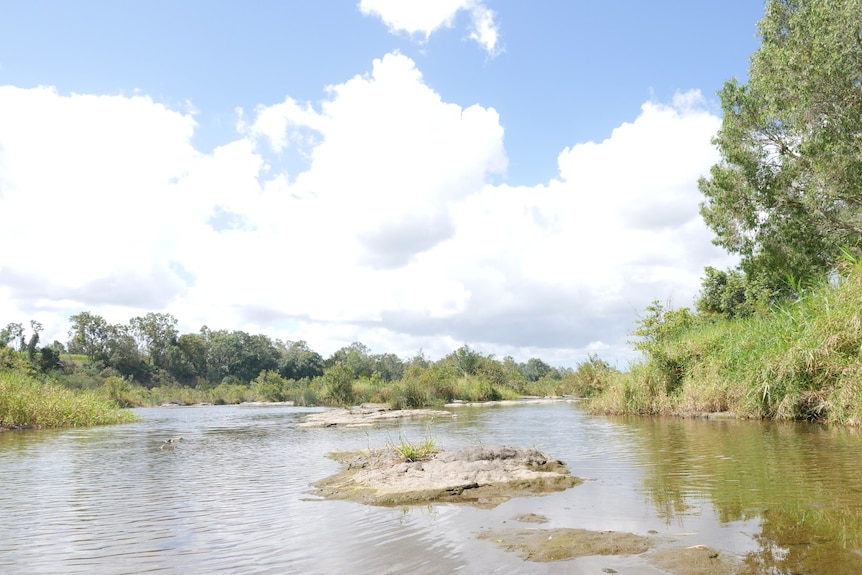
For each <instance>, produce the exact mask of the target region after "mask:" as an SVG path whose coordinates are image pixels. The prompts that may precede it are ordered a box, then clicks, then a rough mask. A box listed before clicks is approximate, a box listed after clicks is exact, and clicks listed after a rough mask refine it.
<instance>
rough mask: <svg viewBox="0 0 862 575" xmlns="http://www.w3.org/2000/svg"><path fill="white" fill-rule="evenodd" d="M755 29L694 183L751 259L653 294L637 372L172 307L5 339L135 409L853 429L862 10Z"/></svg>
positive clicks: (794, 10)
mask: <svg viewBox="0 0 862 575" xmlns="http://www.w3.org/2000/svg"><path fill="white" fill-rule="evenodd" d="M758 30H759V35H760V38H761V41H762V43H761V46H760V48H758V50H757V51H756V52H755V53H754V54H753V55H752V57H751V66H750V69H749V74H748V81H747V83H745V84H740V83H739V82H738V81H737V80H735V79H734V80H730V81H728V82H727V83H726V84H725V86H724V87H723V89H722V90H721V91H720V92H719V95H720V97H721V105H722V110H723V113H724V116H723V120H722V126H721V129H720V130H719V132H718V133H717V134H716V136H715V138H714V143H715V145H716V147H717V148H718V151H719V153H720V157H721V160H720V162H719V163H718V164H716V165H715V166H713V167H712V169H711V170H710V174H709V176H708V177H704V178H702V179H701V180H700V181H699V183H698V187H699V189H700V191H701V193H702V194H703V197H704V201H703V203H702V204H701V215H702V216H703V219H704V222H705V223H706V224H707V225H708V226H709V227H710V228H711V229H712V230H713V232H715V240H714V241H715V243H716V244H717V245H719V246H721V247H723V248H725V249H726V250H727V251H728V252H729V253H731V254H735V255H738V256H739V258H740V263H739V266H738V267H737V268H735V269H730V270H725V271H721V270H716V269H712V268H707V269H706V270H705V275H704V278H703V284H702V286H703V289H702V291H701V294H700V297H699V299H698V301H697V306H696V308H697V309H696V310H695V311H691V310H690V309H688V308H681V309H672V308H671V306H670V305H669V304H668V305H662V304H661V303H659V302H658V301H655V302H653V304H652V305H650V306H649V307H648V308H647V309H646V313H645V314H644V316H643V317H642V318H641V319H640V320H639V321H638V322H637V325H636V326H635V330H634V332H633V335H634V336H635V337H636V340H635V341H634V346H635V348H636V349H637V350H639V351H641V352H643V359H642V360H641V361H639V362H636V363H634V364H633V365H631V366H630V367H629V369H628V370H627V371H625V372H620V371H618V370H616V369H614V368H612V367H611V366H610V365H608V364H607V363H606V362H604V361H603V360H601V359H600V358H598V357H596V356H590V357H589V358H588V359H587V360H586V361H584V362H583V363H581V364H580V365H578V366H577V367H576V368H575V369H558V368H552V367H550V366H548V365H547V364H545V363H544V362H543V361H541V360H540V359H538V358H533V359H530V360H529V361H528V362H526V363H517V362H515V361H514V360H513V359H512V358H504V359H503V360H499V359H496V358H494V357H493V356H490V355H483V354H481V353H479V352H477V351H475V350H473V349H471V348H469V347H468V346H463V347H461V348H459V349H458V350H455V351H453V352H452V353H451V354H449V355H447V356H446V357H444V358H442V359H440V360H438V361H433V362H432V361H428V360H427V359H425V358H424V356H423V355H422V354H421V353H420V354H417V355H416V357H414V358H412V359H409V360H406V361H403V360H401V359H400V358H398V357H397V356H394V355H393V354H379V355H375V354H371V353H370V350H368V348H366V347H365V346H364V345H362V344H361V343H355V344H353V345H351V346H348V347H345V348H342V349H340V350H338V351H337V352H335V353H334V354H333V355H332V356H331V357H330V358H328V359H326V360H324V359H323V358H322V357H321V356H320V354H318V353H316V352H314V351H313V350H310V349H309V348H308V346H307V345H306V343H305V342H302V341H299V342H280V341H272V340H270V339H269V338H268V337H266V336H264V335H250V334H247V333H245V332H241V331H230V332H229V331H225V330H210V329H209V328H207V327H206V326H204V327H203V328H201V330H200V332H199V333H188V334H182V335H180V334H179V333H178V332H177V329H176V324H177V320H176V319H174V318H173V317H172V316H170V315H169V314H156V313H150V314H147V315H146V316H144V317H136V318H133V319H132V320H130V322H129V323H128V324H126V325H111V324H108V323H107V322H106V321H105V320H104V319H103V318H101V317H100V316H97V315H94V314H91V313H89V312H82V313H80V314H77V315H74V316H72V317H71V318H70V319H71V321H72V329H71V330H70V332H69V337H70V339H69V342H68V344H67V345H65V346H64V345H63V344H61V343H59V342H54V343H53V344H51V345H50V346H46V347H42V348H39V347H38V343H39V333H40V331H41V325H39V323H38V322H35V321H33V322H31V328H32V330H31V331H32V334H31V336H30V338H29V339H27V338H25V335H24V328H23V326H22V325H21V324H16V323H10V324H8V325H7V326H6V328H4V329H2V330H0V351H3V349H2V348H6V349H9V348H15V351H14V352H13V353H14V354H15V356H16V357H21V358H24V360H25V362H26V363H27V365H28V367H27V368H26V369H25V371H26V372H27V374H28V375H27V377H29V378H35V379H36V380H37V381H39V382H42V383H43V384H50V385H52V386H54V387H46V388H45V390H46V393H55V391H54V390H56V393H60V391H59V390H61V389H72V390H77V391H81V392H89V393H94V394H96V395H97V396H99V397H102V398H103V399H105V400H108V401H111V402H113V403H114V404H115V405H119V406H122V407H131V406H139V405H158V404H162V403H184V404H189V403H239V402H242V401H253V400H263V401H294V402H296V403H297V404H300V405H315V404H325V405H347V404H351V403H358V402H363V401H375V402H385V403H389V404H390V405H392V407H395V408H400V407H420V406H426V405H435V404H441V403H444V402H447V401H451V400H453V399H464V400H471V401H487V400H495V399H507V398H514V397H518V396H521V395H525V394H529V395H559V394H575V395H581V396H584V397H587V398H589V402H588V405H589V407H590V408H591V409H593V410H595V411H599V412H612V413H638V414H671V413H673V414H682V415H693V414H701V413H708V412H728V411H729V412H733V413H735V414H736V415H737V416H742V417H757V418H779V419H807V420H816V421H823V422H831V423H844V424H853V425H858V424H860V423H862V399H860V398H862V389H860V386H862V383H860V381H862V339H860V329H861V328H860V322H862V319H860V318H862V267H860V264H859V263H858V260H859V258H860V256H862V144H860V142H862V91H860V90H859V87H860V85H862V33H860V30H862V10H859V2H858V0H838V1H830V2H827V1H825V0H793V1H790V0H768V1H767V2H766V4H765V15H764V17H763V19H762V20H761V22H760V23H759V27H758ZM5 353H6V356H7V357H11V356H10V355H9V353H8V352H5ZM20 369H23V368H20ZM20 369H19V368H14V369H13V368H10V367H8V366H7V367H3V365H2V364H0V371H5V372H9V371H10V370H11V371H16V370H20ZM3 377H4V378H5V379H4V381H11V379H10V378H12V379H15V378H19V376H15V377H14V378H13V376H10V375H8V374H4V375H3ZM25 379H26V378H25ZM19 380H20V378H19V379H15V381H19ZM22 381H23V380H22ZM27 381H30V380H27ZM7 385H8V384H7ZM16 385H20V384H16ZM49 390H50V391H49ZM39 397H42V396H41V395H40V396H39ZM3 401H5V399H3ZM34 401H35V397H34ZM0 421H3V420H0ZM0 424H2V423H0Z"/></svg>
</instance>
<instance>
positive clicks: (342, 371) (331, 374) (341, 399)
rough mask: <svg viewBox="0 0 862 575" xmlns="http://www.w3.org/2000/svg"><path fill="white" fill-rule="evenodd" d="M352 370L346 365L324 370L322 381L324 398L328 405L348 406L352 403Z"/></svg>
mask: <svg viewBox="0 0 862 575" xmlns="http://www.w3.org/2000/svg"><path fill="white" fill-rule="evenodd" d="M354 373H355V372H354V370H353V368H351V367H350V366H349V365H347V364H346V363H336V364H335V365H333V366H332V367H328V368H326V370H325V371H324V372H323V376H322V378H321V379H322V380H323V384H324V387H325V390H326V391H325V398H326V401H327V402H328V403H329V404H330V405H350V404H351V402H352V401H353V398H354V396H353V380H354Z"/></svg>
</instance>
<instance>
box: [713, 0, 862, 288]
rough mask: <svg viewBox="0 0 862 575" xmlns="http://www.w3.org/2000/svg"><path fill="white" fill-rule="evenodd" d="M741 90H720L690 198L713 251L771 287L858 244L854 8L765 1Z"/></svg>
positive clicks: (815, 270)
mask: <svg viewBox="0 0 862 575" xmlns="http://www.w3.org/2000/svg"><path fill="white" fill-rule="evenodd" d="M759 34H760V37H761V39H762V45H761V46H760V48H759V49H758V50H757V51H756V52H755V53H754V54H753V55H752V57H751V66H750V71H749V79H748V82H747V83H745V84H741V83H740V82H738V81H737V80H735V79H734V80H730V81H728V82H727V83H726V84H725V86H724V88H723V89H722V90H721V91H720V96H721V104H722V108H723V111H724V119H723V123H722V127H721V130H720V131H719V132H718V134H717V135H716V137H715V140H714V142H715V144H716V145H717V147H718V149H719V151H720V153H721V162H720V163H719V164H717V165H715V166H713V167H712V169H711V172H710V175H709V177H708V178H703V179H701V181H700V183H699V187H700V190H701V192H702V193H703V194H704V196H705V201H704V202H703V204H702V205H701V213H702V215H703V217H704V220H705V221H706V223H707V225H709V226H710V227H711V228H712V230H713V231H714V232H715V233H716V235H717V237H716V239H715V243H716V244H718V245H720V246H722V247H724V248H725V249H727V250H728V251H729V252H731V253H736V254H740V255H741V256H742V262H741V267H742V269H743V270H744V271H745V272H746V273H747V274H748V275H749V276H750V277H753V278H758V279H759V280H760V281H764V282H765V283H767V284H769V285H770V286H771V287H773V288H779V289H781V288H784V291H787V288H788V287H789V285H792V284H788V282H787V280H788V278H791V279H792V280H793V282H797V283H798V282H806V281H808V280H811V279H813V278H816V277H818V276H822V275H823V274H824V273H827V272H828V271H829V270H830V269H832V268H833V266H834V265H835V263H836V261H837V260H838V259H839V258H840V256H841V254H842V250H850V251H851V252H857V253H858V250H859V247H860V245H859V244H860V238H862V0H769V1H768V2H767V4H766V12H765V15H764V18H763V19H762V20H761V22H760V24H759Z"/></svg>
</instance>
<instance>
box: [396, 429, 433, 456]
mask: <svg viewBox="0 0 862 575" xmlns="http://www.w3.org/2000/svg"><path fill="white" fill-rule="evenodd" d="M391 447H392V449H394V450H395V452H396V453H398V454H400V455H401V456H402V457H404V459H406V460H407V461H422V460H424V459H428V458H429V457H431V456H432V455H434V454H435V453H437V452H439V451H440V450H439V449H438V448H437V444H436V442H435V441H434V438H433V437H431V436H430V435H428V434H426V435H425V437H424V438H423V439H422V440H421V441H410V440H408V439H406V438H405V437H404V436H403V435H399V437H398V443H392V444H391Z"/></svg>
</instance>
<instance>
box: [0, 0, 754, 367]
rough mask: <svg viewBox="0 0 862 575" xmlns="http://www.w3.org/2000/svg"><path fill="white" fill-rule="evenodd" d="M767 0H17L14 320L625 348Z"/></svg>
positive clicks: (1, 50) (7, 255) (678, 249)
mask: <svg viewBox="0 0 862 575" xmlns="http://www.w3.org/2000/svg"><path fill="white" fill-rule="evenodd" d="M763 8H764V6H763V3H762V2H760V1H757V0H722V1H720V2H719V1H717V0H704V1H702V2H691V1H690V0H655V1H654V2H635V1H633V0H628V1H621V0H606V1H602V2H596V1H591V2H584V1H581V0H540V1H537V2H524V1H522V0H361V1H360V0H327V1H325V2H324V1H316V2H311V1H303V2H300V1H298V0H260V1H256V2H242V3H241V2H231V1H223V2H205V1H203V0H179V1H176V0H171V1H168V0H151V1H149V2H137V3H132V2H115V1H113V0H103V1H96V0H79V1H77V2H65V1H61V0H32V1H29V2H18V1H15V0H0V245H2V246H3V247H2V249H0V325H6V324H7V323H10V322H16V323H23V324H24V325H25V326H28V325H29V322H30V320H36V321H39V322H40V323H41V324H42V325H43V327H44V331H43V333H42V342H43V343H48V342H50V341H53V340H58V341H60V342H63V343H65V342H66V341H67V339H68V336H67V331H68V329H69V325H70V324H69V317H70V316H71V315H74V314H77V313H80V312H82V311H89V312H91V313H95V314H98V315H101V316H103V317H104V318H105V319H107V320H108V321H109V322H111V323H127V322H128V320H129V319H131V318H132V317H136V316H141V315H145V314H147V313H150V312H158V313H170V314H172V315H173V316H174V317H176V318H177V320H178V321H179V325H178V327H179V329H180V331H181V332H182V333H186V332H197V331H198V330H199V329H200V328H201V327H202V326H204V325H206V326H208V327H209V328H211V329H227V330H243V331H246V332H249V333H253V334H257V333H263V334H266V335H269V336H270V337H272V338H278V339H281V340H285V341H288V340H290V341H297V340H305V341H307V342H308V344H309V346H310V347H311V348H312V349H314V350H316V351H318V352H320V353H321V354H323V355H324V356H328V355H329V354H331V353H332V352H334V351H335V350H337V349H339V348H341V347H343V346H345V345H349V344H350V343H352V342H355V341H360V342H362V343H364V344H365V345H367V346H368V347H369V348H370V349H371V350H372V352H374V353H395V354H397V355H399V356H401V357H404V358H407V357H411V356H413V355H415V354H416V353H417V352H419V351H420V350H421V351H422V352H423V353H424V354H425V355H426V357H429V358H432V359H437V358H440V357H442V356H444V355H446V354H448V353H449V352H451V351H453V350H454V349H456V348H458V347H460V346H462V345H469V346H470V347H471V348H474V349H476V350H479V351H481V352H482V353H485V354H494V355H495V357H498V358H502V357H505V356H512V357H514V358H515V359H516V360H518V361H526V360H527V359H528V358H531V357H540V358H542V359H543V360H545V361H546V362H548V363H550V364H552V365H558V366H575V365H576V364H577V363H578V362H580V361H583V360H585V359H586V358H587V357H588V356H589V355H590V354H596V355H598V356H599V357H601V358H603V359H605V360H607V361H609V362H611V363H612V364H613V365H616V366H617V367H619V368H625V367H627V366H628V364H629V362H630V361H632V360H633V359H634V358H635V357H636V355H635V352H634V351H633V350H632V348H631V346H630V345H629V344H628V343H627V342H628V341H629V340H630V339H631V337H630V336H629V332H630V331H631V330H632V329H633V327H634V324H635V322H636V321H637V319H638V318H639V317H641V315H640V314H641V313H642V310H643V309H644V308H645V307H646V306H647V305H648V304H649V303H650V302H651V301H653V300H660V301H662V302H664V303H667V304H669V305H671V306H673V307H681V306H691V305H692V304H693V301H694V298H695V297H696V295H697V292H698V290H699V286H700V277H701V275H702V272H703V268H704V267H705V266H713V267H718V268H722V269H723V268H727V267H730V266H733V265H735V263H736V260H735V259H734V258H733V257H731V256H728V255H727V254H725V253H724V252H722V251H721V250H720V249H719V248H717V247H715V246H714V245H713V244H712V242H711V240H712V238H713V234H712V233H711V231H710V230H708V229H707V228H706V226H705V225H704V224H703V222H702V220H701V218H700V215H699V212H698V208H699V203H700V201H701V197H700V194H699V192H698V190H697V180H698V178H699V177H701V176H705V175H708V173H709V168H710V166H711V165H713V164H715V163H716V162H717V161H718V160H719V156H718V154H717V152H716V150H715V148H714V146H713V145H712V143H711V138H712V137H713V135H714V134H715V132H716V131H717V130H718V129H719V127H720V125H721V109H720V104H719V101H718V96H717V91H718V90H719V89H720V88H721V87H722V85H723V84H724V82H725V81H727V80H729V79H731V78H733V77H737V78H739V79H740V80H744V79H745V77H746V73H747V70H748V64H749V56H750V55H751V54H752V53H753V52H754V51H755V50H756V49H757V47H758V45H759V40H758V37H757V22H758V20H759V19H760V18H761V17H762V15H763Z"/></svg>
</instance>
